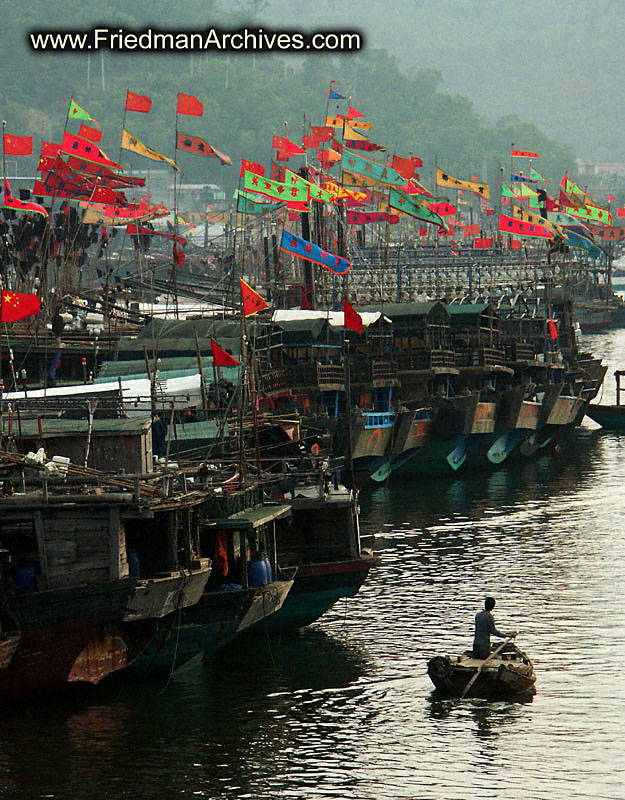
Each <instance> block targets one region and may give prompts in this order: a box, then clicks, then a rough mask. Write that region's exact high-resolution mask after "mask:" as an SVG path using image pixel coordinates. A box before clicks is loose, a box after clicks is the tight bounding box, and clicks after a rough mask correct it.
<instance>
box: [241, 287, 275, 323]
mask: <svg viewBox="0 0 625 800" xmlns="http://www.w3.org/2000/svg"><path fill="white" fill-rule="evenodd" d="M239 280H240V281H241V297H242V298H243V316H244V317H249V316H251V315H252V314H257V313H258V312H259V311H263V309H265V308H269V306H268V304H267V302H266V301H265V299H264V298H263V297H261V296H260V295H259V294H258V292H255V291H254V290H253V289H252V287H251V286H250V285H249V284H247V283H245V281H244V280H243V279H242V278H239Z"/></svg>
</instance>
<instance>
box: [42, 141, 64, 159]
mask: <svg viewBox="0 0 625 800" xmlns="http://www.w3.org/2000/svg"><path fill="white" fill-rule="evenodd" d="M60 149H61V145H60V144H55V143H54V142H41V155H42V157H44V158H55V157H56V154H57V153H58V152H59V150H60Z"/></svg>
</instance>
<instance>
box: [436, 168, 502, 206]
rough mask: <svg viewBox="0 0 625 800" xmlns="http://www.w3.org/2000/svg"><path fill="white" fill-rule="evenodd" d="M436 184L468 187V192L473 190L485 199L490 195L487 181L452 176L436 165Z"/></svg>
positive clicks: (461, 187)
mask: <svg viewBox="0 0 625 800" xmlns="http://www.w3.org/2000/svg"><path fill="white" fill-rule="evenodd" d="M436 185H437V186H450V187H451V188H452V189H468V190H469V191H470V192H475V193H476V194H479V195H481V196H482V197H484V198H486V199H488V198H489V197H490V189H489V188H488V184H487V183H478V182H477V181H462V180H459V179H458V178H452V177H451V175H449V174H448V173H447V172H445V171H444V170H442V169H439V168H438V167H437V168H436Z"/></svg>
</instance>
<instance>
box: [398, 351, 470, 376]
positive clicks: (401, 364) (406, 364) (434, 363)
mask: <svg viewBox="0 0 625 800" xmlns="http://www.w3.org/2000/svg"><path fill="white" fill-rule="evenodd" d="M396 363H397V369H398V372H412V371H418V370H429V369H436V368H441V367H455V365H456V359H455V354H454V352H453V350H432V349H430V348H429V347H422V348H417V349H414V350H412V351H411V352H410V353H400V354H399V355H398V356H397V358H396Z"/></svg>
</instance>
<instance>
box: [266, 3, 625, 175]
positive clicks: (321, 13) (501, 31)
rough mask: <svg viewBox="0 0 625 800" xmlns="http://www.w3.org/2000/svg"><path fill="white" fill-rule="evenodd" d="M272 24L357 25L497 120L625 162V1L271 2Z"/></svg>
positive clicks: (586, 155)
mask: <svg viewBox="0 0 625 800" xmlns="http://www.w3.org/2000/svg"><path fill="white" fill-rule="evenodd" d="M265 16H267V18H268V19H269V20H271V21H272V22H273V23H274V24H276V25H277V24H282V25H284V24H289V23H290V24H293V21H294V20H296V21H297V24H298V25H299V26H306V27H307V28H320V27H335V26H341V27H345V28H358V29H360V30H362V31H364V32H365V33H366V35H367V43H368V47H370V48H384V49H386V50H388V51H389V52H391V53H393V54H394V55H395V56H396V57H397V58H398V59H399V60H400V62H401V63H402V65H404V66H405V67H406V68H408V67H409V66H414V67H417V68H419V67H429V68H434V69H438V70H440V71H441V72H442V74H443V77H444V80H445V84H444V85H445V89H447V90H448V91H449V92H450V93H461V94H465V95H467V96H468V97H469V98H470V99H471V100H473V102H474V103H475V105H476V108H477V109H478V110H479V111H480V112H481V113H482V114H484V115H485V116H486V117H487V118H488V119H489V120H495V119H497V118H498V117H500V116H504V115H512V114H516V115H517V116H519V117H520V118H521V119H523V120H527V121H530V122H534V123H536V124H537V125H539V126H540V128H541V129H542V130H543V131H545V133H547V134H548V135H549V136H552V137H553V138H555V139H557V140H559V141H565V142H570V143H571V144H573V146H574V147H575V150H576V151H577V153H578V154H579V156H580V157H581V158H582V159H585V160H595V161H596V160H606V161H625V147H624V146H623V134H622V131H623V128H624V124H625V111H624V107H623V106H624V104H623V89H622V85H623V84H622V80H621V78H620V76H619V73H620V70H621V66H622V48H623V42H625V3H623V2H622V0H567V2H566V3H563V2H562V1H561V0H520V1H518V2H511V0H395V2H393V3H388V2H382V1H381V0H343V1H342V2H341V1H340V0H333V1H332V2H330V0H315V2H303V1H302V0H270V2H269V3H268V9H267V11H266V12H265Z"/></svg>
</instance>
